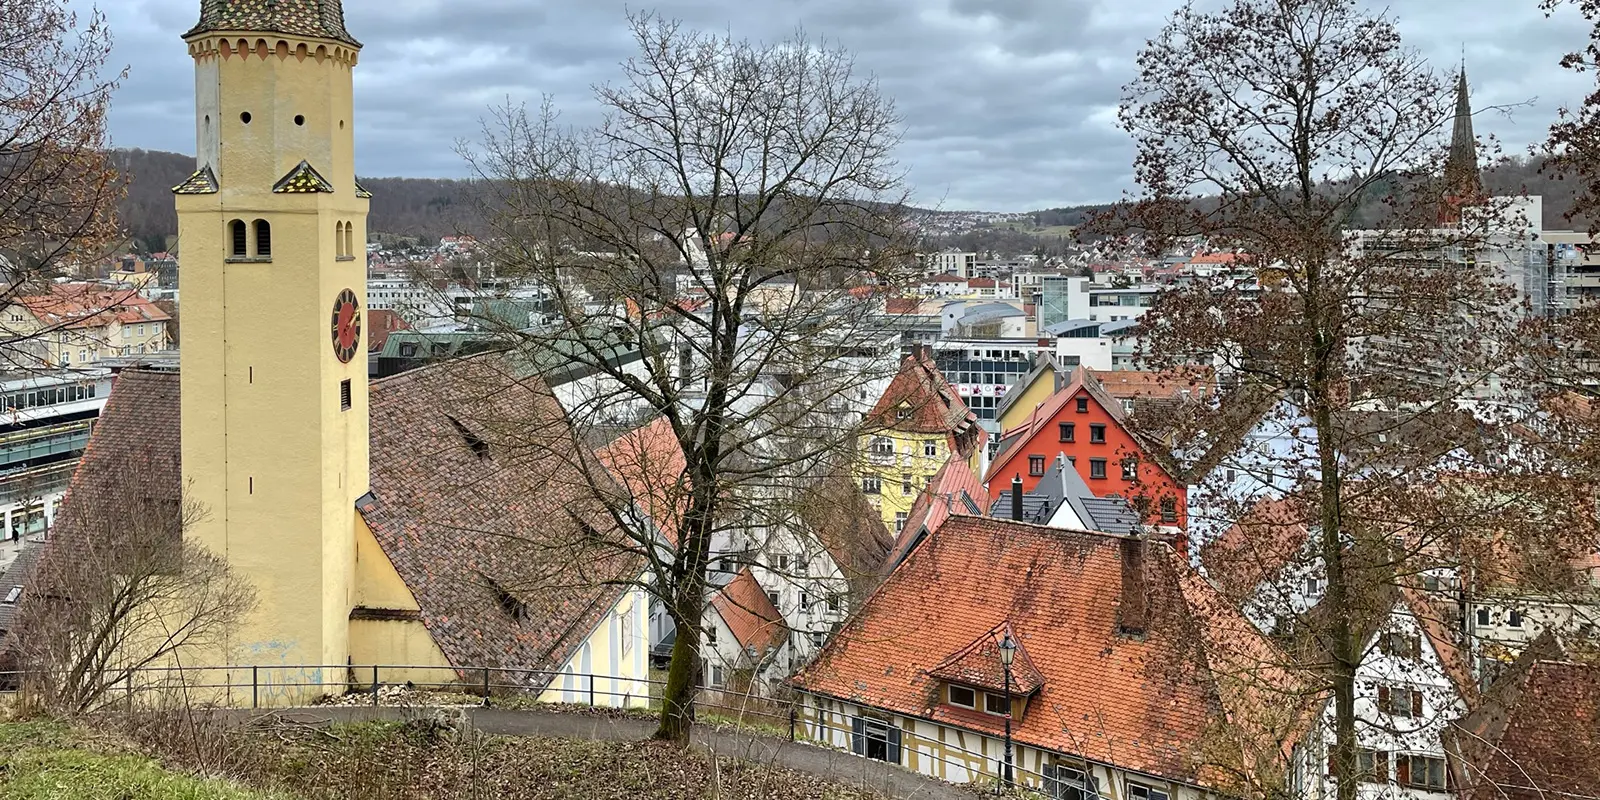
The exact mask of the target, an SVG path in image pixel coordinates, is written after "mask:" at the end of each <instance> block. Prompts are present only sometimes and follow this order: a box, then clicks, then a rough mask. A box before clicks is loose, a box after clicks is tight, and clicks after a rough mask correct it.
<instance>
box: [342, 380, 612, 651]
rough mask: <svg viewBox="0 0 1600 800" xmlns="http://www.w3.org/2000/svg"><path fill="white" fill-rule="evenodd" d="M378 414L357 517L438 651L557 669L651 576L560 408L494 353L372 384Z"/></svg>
mask: <svg viewBox="0 0 1600 800" xmlns="http://www.w3.org/2000/svg"><path fill="white" fill-rule="evenodd" d="M370 404H371V414H372V421H371V429H372V449H371V465H372V467H371V472H372V474H371V484H370V485H371V492H370V493H369V494H367V495H365V496H363V497H362V498H361V499H360V501H358V503H357V509H358V510H359V511H360V512H361V515H362V517H363V518H364V519H365V520H366V522H367V525H368V526H369V527H370V528H371V529H372V534H373V536H374V538H376V539H377V541H378V545H379V546H380V547H382V548H383V551H384V553H385V554H387V555H388V557H389V560H390V562H392V563H393V564H394V568H395V571H396V572H398V573H399V575H400V578H401V580H403V581H404V582H405V584H406V586H407V588H409V589H410V590H411V592H412V594H413V595H415V596H416V599H417V604H418V606H419V607H420V609H421V615H422V622H423V624H424V625H425V626H426V627H427V629H428V633H429V634H431V635H432V637H433V639H434V641H435V642H436V643H437V644H438V645H439V648H440V650H442V651H443V652H444V654H445V656H446V657H447V658H449V659H450V661H451V663H453V664H456V665H469V664H470V665H475V666H476V665H482V666H504V667H512V666H515V667H519V668H522V669H532V670H550V669H560V668H561V665H562V664H564V663H565V662H566V661H567V659H568V658H569V657H570V656H571V654H572V653H573V652H574V651H575V650H576V649H577V648H578V647H579V646H580V645H581V644H582V643H583V641H584V640H585V639H587V638H588V636H589V634H590V632H591V631H593V630H594V628H595V626H596V625H597V624H598V623H599V622H600V620H601V619H603V618H604V617H605V615H606V614H609V613H610V611H611V609H612V607H613V606H614V605H616V603H617V602H618V601H619V600H620V599H621V596H622V594H623V592H625V591H627V590H628V585H627V582H629V581H634V580H637V578H638V577H639V574H640V572H641V571H642V569H643V559H642V557H641V556H639V555H637V554H636V553H634V552H624V551H623V550H622V549H620V548H623V547H626V546H628V543H627V542H626V541H624V540H623V539H622V534H621V533H620V532H619V531H618V530H617V528H616V525H615V524H614V522H613V520H612V517H611V516H610V514H609V513H608V512H607V510H606V508H605V507H604V504H602V503H601V502H600V500H599V499H598V498H597V497H596V496H595V491H596V488H595V486H594V485H593V483H592V482H593V481H596V480H599V481H603V480H605V471H604V470H603V469H601V468H600V467H599V465H597V464H596V465H592V466H582V465H580V464H579V462H578V459H587V458H588V457H589V454H588V453H587V452H586V451H585V450H584V448H582V446H581V445H580V444H579V442H578V441H577V439H576V437H575V436H574V434H573V430H572V428H571V425H570V423H569V422H568V420H567V417H566V414H565V412H563V411H562V409H561V406H560V404H559V403H557V402H556V399H555V398H554V396H552V394H551V393H550V391H549V390H548V389H547V388H545V387H544V385H543V384H542V383H539V382H538V381H537V380H533V379H527V378H522V379H519V378H517V377H516V372H515V368H514V367H513V366H512V365H510V364H509V363H508V361H507V360H506V358H505V356H503V355H502V354H499V353H484V354H480V355H477V356H471V357H468V358H461V359H455V360H451V361H443V362H440V363H437V364H433V365H429V366H425V367H421V368H419V369H415V370H412V371H410V372H406V373H402V374H400V375H396V376H394V377H392V378H385V379H382V380H378V381H374V382H373V383H372V391H371V400H370ZM601 488H602V489H603V488H605V487H604V486H603V485H602V486H601Z"/></svg>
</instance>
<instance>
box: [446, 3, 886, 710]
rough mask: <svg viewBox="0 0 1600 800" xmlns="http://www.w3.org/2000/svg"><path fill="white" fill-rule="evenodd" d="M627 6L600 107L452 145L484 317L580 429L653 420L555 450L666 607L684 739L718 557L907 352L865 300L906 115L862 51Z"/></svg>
mask: <svg viewBox="0 0 1600 800" xmlns="http://www.w3.org/2000/svg"><path fill="white" fill-rule="evenodd" d="M630 22H631V27H632V32H633V35H634V38H635V40H636V43H637V45H638V48H639V52H638V55H636V56H635V57H634V58H632V59H631V60H629V61H628V62H626V63H625V64H624V65H623V66H622V78H621V80H620V82H619V83H617V84H610V85H605V86H599V87H596V90H595V95H596V99H597V100H598V101H599V104H600V105H601V106H602V108H603V109H604V111H605V118H604V120H603V121H602V122H601V123H600V124H599V125H597V126H595V127H592V128H580V129H574V128H568V127H564V126H563V125H562V124H560V123H559V121H558V119H557V115H556V111H555V109H554V108H552V107H551V106H549V105H548V104H546V106H545V107H543V108H542V109H540V110H538V111H537V112H534V113H532V114H529V113H527V112H525V111H524V110H523V109H520V108H506V109H502V110H500V111H499V112H498V113H497V114H496V115H495V117H494V118H493V120H492V122H491V123H489V124H488V125H486V130H485V132H484V141H483V142H482V144H481V146H479V147H477V148H475V149H469V148H463V149H464V154H465V156H466V157H467V159H468V160H469V162H470V164H471V166H472V169H473V170H474V172H475V174H476V177H477V178H478V179H479V180H478V188H479V189H480V190H481V192H482V194H481V195H480V199H481V202H483V204H484V205H485V207H486V209H487V211H488V217H489V218H490V223H489V235H488V236H487V237H485V240H484V241H483V242H482V243H481V246H480V249H479V252H478V257H479V258H481V259H482V260H483V261H484V262H485V263H486V265H487V266H488V267H489V269H490V274H491V275H492V278H490V279H489V280H487V281H485V282H484V286H485V291H483V292H482V297H483V299H482V300H481V301H480V302H479V303H478V306H477V308H476V309H475V310H474V311H473V313H471V314H470V317H471V321H472V324H474V325H477V326H479V327H482V328H485V329H489V330H492V331H495V332H496V333H497V334H498V335H499V336H501V337H502V338H504V339H505V340H506V341H507V342H510V343H511V344H512V345H513V347H514V349H515V350H516V351H517V352H519V353H520V354H521V356H522V357H523V358H525V359H526V362H527V364H528V365H529V366H528V371H529V373H530V374H534V375H539V376H542V377H544V378H545V382H546V383H548V384H550V385H551V386H555V387H556V389H555V391H556V393H557V395H558V398H559V399H560V400H561V401H562V404H563V406H564V407H565V408H566V410H567V412H568V415H569V417H570V418H571V419H572V422H573V425H574V426H575V428H576V429H577V430H578V431H579V435H580V437H581V438H582V439H584V440H587V441H590V442H591V443H592V444H593V445H595V446H599V445H602V444H604V443H606V442H607V441H609V440H610V439H613V438H616V436H617V434H618V433H620V432H621V431H623V430H626V429H628V428H630V427H634V426H636V425H638V423H640V422H641V421H644V420H650V419H654V420H655V423H654V426H655V428H654V429H655V430H656V431H658V432H660V436H659V437H657V438H655V439H654V440H650V439H649V438H634V439H623V440H619V441H618V443H617V445H616V446H615V447H612V448H611V452H610V458H609V461H610V462H611V463H609V464H605V463H602V462H598V461H596V460H594V459H589V458H580V457H575V456H574V454H571V453H568V454H564V456H563V457H564V458H566V459H568V460H570V461H572V462H573V464H574V466H576V467H578V468H579V469H581V470H583V471H584V473H583V474H585V475H586V476H588V479H587V480H586V481H585V483H586V485H587V487H588V488H587V491H589V492H590V493H591V494H592V495H593V496H596V497H599V498H600V499H601V500H603V501H604V502H605V503H606V507H607V508H608V509H609V510H610V511H611V513H612V516H613V517H614V518H615V520H616V522H617V524H618V525H619V526H620V527H621V528H622V529H623V531H625V532H626V534H627V536H626V537H625V539H626V542H625V544H624V545H622V546H623V547H625V548H627V549H628V550H630V551H631V552H635V553H638V554H640V555H642V556H643V557H644V560H645V561H646V562H647V564H648V569H647V575H648V576H649V578H648V580H647V581H645V583H646V586H647V588H648V590H649V591H650V592H651V593H652V594H653V595H654V596H655V598H656V599H657V600H658V601H659V603H660V604H661V606H662V607H663V608H664V609H665V612H666V614H667V615H668V616H669V617H670V618H671V620H672V622H673V623H674V625H675V626H676V630H677V638H676V641H675V643H674V645H673V651H672V658H671V666H670V669H669V672H668V676H667V686H666V689H665V697H664V700H663V703H662V713H661V725H660V728H659V730H658V733H657V735H658V736H659V737H660V738H664V739H671V740H677V741H684V740H686V739H687V737H688V735H689V732H690V728H691V724H692V718H693V706H694V698H695V691H696V689H695V687H696V684H697V678H698V673H699V665H700V663H701V658H700V647H701V644H700V643H701V633H702V631H703V629H704V622H703V619H702V617H703V613H704V610H705V608H706V603H707V599H708V591H709V590H711V589H712V588H714V587H712V586H711V585H710V584H709V583H708V569H709V568H710V566H711V564H710V561H711V558H712V555H713V552H715V551H719V550H723V549H725V548H728V547H734V548H735V549H737V548H738V547H739V546H740V545H739V542H743V545H744V546H746V547H749V546H750V545H751V544H752V542H751V540H752V539H757V540H760V539H762V538H764V537H776V536H782V535H788V532H791V531H793V530H794V529H795V528H794V525H795V522H796V519H797V517H798V514H797V512H796V508H797V504H796V503H795V502H794V499H795V497H796V496H797V494H796V493H797V492H802V491H804V490H805V489H806V488H807V487H809V486H812V485H816V484H817V483H818V482H820V481H823V480H826V479H827V478H828V477H829V476H838V475H847V474H850V470H851V469H852V468H853V454H854V451H855V447H856V442H857V428H856V424H857V423H858V422H859V420H860V419H861V416H862V412H863V411H864V410H865V409H864V408H862V407H861V404H862V402H863V401H864V400H865V402H866V403H870V402H871V401H872V400H875V399H876V395H875V394H871V392H870V391H869V388H870V387H871V386H873V385H874V382H875V381H879V382H880V383H878V384H877V385H878V386H879V388H880V389H881V385H882V383H881V382H886V381H887V377H888V375H887V370H885V369H883V368H882V366H881V365H882V363H883V361H884V355H885V350H887V352H888V354H889V355H888V359H887V361H888V363H889V364H890V365H891V367H890V368H891V369H892V364H893V362H894V361H895V360H896V357H895V355H896V354H897V351H898V341H897V339H895V338H894V335H893V333H892V332H889V331H884V330H881V329H880V328H879V327H878V325H879V322H878V320H877V318H876V315H875V314H874V310H875V306H874V305H873V303H872V302H871V294H872V292H873V287H874V286H875V285H877V284H882V283H893V282H895V281H898V280H900V279H902V278H903V277H904V274H905V272H904V271H905V270H907V269H908V268H909V266H910V264H911V263H912V262H911V259H910V258H909V255H910V253H909V247H908V242H909V235H910V226H908V225H906V224H905V221H904V219H903V216H902V212H903V204H902V201H903V200H904V199H905V197H904V191H903V189H902V188H901V177H900V175H899V173H898V170H897V167H896V164H895V163H894V161H893V158H892V151H893V148H894V147H895V145H896V143H897V142H898V135H899V124H900V123H899V119H898V117H897V116H896V114H895V112H894V108H893V105H892V103H891V102H890V101H889V100H888V99H887V98H886V97H884V96H883V95H882V94H881V93H880V91H879V89H878V85H877V83H876V81H875V80H874V79H872V78H871V77H869V76H864V75H862V74H860V73H859V72H858V71H857V70H856V68H855V66H854V64H853V62H852V59H851V57H850V56H849V54H848V53H846V52H844V51H841V50H838V49H836V48H833V47H831V46H829V45H828V44H827V43H825V42H817V41H814V40H811V39H809V38H807V37H806V36H805V35H804V34H798V33H797V34H796V35H795V36H793V37H792V38H789V39H786V40H783V41H780V42H775V43H770V44H766V43H763V44H753V43H750V42H746V41H739V40H735V39H732V38H729V37H727V36H711V35H705V34H701V33H697V32H693V31H689V30H685V29H683V28H680V27H679V26H678V25H677V24H676V23H673V22H669V21H666V20H662V19H658V18H656V17H654V16H650V15H637V16H633V17H631V18H630ZM519 289H521V290H527V291H531V292H533V293H534V294H535V295H536V296H537V299H536V300H535V299H526V298H527V297H528V295H526V294H524V295H520V297H523V298H524V299H523V300H522V301H521V302H523V303H524V307H525V308H527V309H531V310H532V312H533V314H532V317H531V319H530V318H529V316H528V315H527V314H524V313H515V311H514V307H515V306H516V305H517V303H518V302H519V300H518V298H519V294H518V290H519ZM508 308H512V309H513V313H509V314H507V313H504V312H505V311H506V310H507V309H508ZM876 308H877V309H878V310H881V305H880V306H877V307H876ZM574 373H579V374H582V375H583V376H585V377H583V378H582V379H572V377H571V376H572V375H573V374H574ZM869 394H870V395H871V397H870V399H869V398H868V395H869ZM512 433H515V432H512ZM532 433H536V432H523V433H522V434H521V436H522V438H523V439H528V438H529V434H532ZM529 444H530V446H537V442H536V441H531V442H529ZM607 468H609V469H611V470H612V471H616V472H619V473H620V474H619V475H618V476H617V477H620V478H622V481H623V482H624V483H626V484H627V485H628V486H629V488H630V489H632V491H629V492H618V491H617V490H616V488H615V487H616V483H615V481H613V480H612V479H611V478H610V477H609V476H607V475H605V474H602V473H603V472H604V471H605V470H606V469H607ZM630 468H631V469H630ZM630 471H631V472H633V473H636V474H629V473H630ZM636 501H637V502H636ZM641 512H643V513H641ZM754 544H755V545H756V548H755V549H759V546H760V544H762V542H760V541H757V542H755V543H754ZM725 556H726V557H725V559H724V561H723V563H722V564H721V566H723V567H724V568H725V569H726V568H729V565H728V561H729V560H731V561H733V562H739V561H745V562H748V561H750V560H751V557H750V556H749V555H748V554H742V553H739V552H735V553H727V554H725ZM769 566H771V568H772V569H774V570H776V569H778V568H777V567H776V566H772V565H769ZM732 568H733V569H737V568H738V564H733V565H732ZM791 569H792V567H791Z"/></svg>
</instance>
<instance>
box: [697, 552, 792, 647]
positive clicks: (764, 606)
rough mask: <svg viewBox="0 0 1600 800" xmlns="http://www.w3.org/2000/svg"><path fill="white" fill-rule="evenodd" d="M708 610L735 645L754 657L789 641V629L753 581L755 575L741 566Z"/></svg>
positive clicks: (764, 591)
mask: <svg viewBox="0 0 1600 800" xmlns="http://www.w3.org/2000/svg"><path fill="white" fill-rule="evenodd" d="M711 607H712V608H715V609H716V610H717V613H718V614H719V615H721V616H722V621H723V622H724V623H726V624H727V626H728V630H730V631H732V632H733V638H735V639H737V640H738V641H739V646H740V647H743V648H745V649H746V651H749V650H750V649H751V648H754V650H755V652H756V653H757V655H764V654H766V653H767V652H768V651H770V650H771V649H773V648H777V647H780V646H782V645H783V643H784V642H786V641H788V640H789V626H788V625H785V624H784V622H783V615H782V614H780V613H778V609H777V608H776V607H774V606H773V605H772V601H771V600H770V599H768V598H767V592H766V590H765V589H762V588H761V584H760V583H758V582H756V576H755V575H753V574H751V572H750V568H749V567H745V568H744V569H742V570H740V571H739V574H738V575H737V576H736V577H735V578H734V579H733V580H732V581H729V582H728V585H727V586H724V587H722V591H720V592H717V594H716V596H715V597H713V598H711Z"/></svg>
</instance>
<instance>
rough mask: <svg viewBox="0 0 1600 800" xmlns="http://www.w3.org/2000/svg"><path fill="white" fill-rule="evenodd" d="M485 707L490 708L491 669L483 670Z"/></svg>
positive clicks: (485, 668)
mask: <svg viewBox="0 0 1600 800" xmlns="http://www.w3.org/2000/svg"><path fill="white" fill-rule="evenodd" d="M483 707H484V708H488V707H489V668H488V667H484V668H483Z"/></svg>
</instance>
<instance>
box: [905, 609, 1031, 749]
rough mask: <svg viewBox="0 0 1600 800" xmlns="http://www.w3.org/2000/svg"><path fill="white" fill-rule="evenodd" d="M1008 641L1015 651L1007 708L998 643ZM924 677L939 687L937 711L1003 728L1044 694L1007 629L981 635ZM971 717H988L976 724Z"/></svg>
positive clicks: (1002, 626)
mask: <svg viewBox="0 0 1600 800" xmlns="http://www.w3.org/2000/svg"><path fill="white" fill-rule="evenodd" d="M1007 636H1010V637H1011V640H1012V642H1014V643H1016V645H1017V648H1016V651H1015V653H1014V655H1013V657H1012V661H1011V679H1010V682H1009V683H1010V686H1009V689H1010V692H1009V699H1010V703H1009V704H1008V703H1007V698H1008V694H1007V688H1008V687H1007V681H1006V671H1005V666H1004V664H1003V662H1002V661H1001V659H1000V642H1001V641H1003V640H1004V639H1005V638H1006V637H1007ZM928 675H929V676H930V677H932V678H933V679H934V681H935V682H936V685H937V687H938V697H937V705H938V706H939V707H940V709H941V711H943V710H947V712H946V713H948V714H953V715H963V714H964V715H966V718H967V719H976V720H982V719H985V718H990V719H992V720H993V721H994V722H995V723H996V724H1001V723H1002V721H1003V720H1004V719H1005V716H1006V714H1007V713H1008V712H1009V713H1010V714H1011V718H1012V720H1013V724H1019V723H1020V722H1021V721H1022V719H1023V717H1024V716H1025V715H1026V713H1027V709H1028V701H1029V700H1030V699H1032V698H1033V696H1034V695H1036V694H1038V692H1039V690H1040V689H1042V688H1044V676H1043V675H1041V674H1040V673H1039V670H1038V669H1036V668H1035V667H1034V666H1033V661H1032V659H1030V658H1028V653H1027V650H1026V649H1025V648H1024V647H1023V645H1022V639H1021V638H1020V637H1019V636H1017V634H1016V633H1015V632H1014V631H1013V630H1012V628H1011V624H1010V623H1002V624H1000V625H998V626H996V627H995V628H993V629H991V630H989V631H986V632H984V634H983V635H982V636H979V637H978V638H977V639H975V640H973V641H972V642H971V643H970V644H968V645H966V646H965V647H962V648H961V649H960V650H957V651H955V652H954V653H951V654H950V655H949V656H948V657H947V658H945V659H944V660H943V661H941V662H939V664H938V665H936V666H934V667H933V669H931V670H929V671H928ZM1008 705H1009V707H1008ZM973 714H980V715H986V717H976V718H974V717H972V716H971V715H973ZM935 716H936V717H937V716H938V714H937V713H936V714H935Z"/></svg>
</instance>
